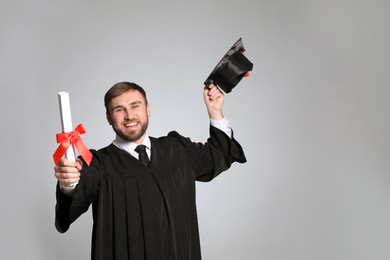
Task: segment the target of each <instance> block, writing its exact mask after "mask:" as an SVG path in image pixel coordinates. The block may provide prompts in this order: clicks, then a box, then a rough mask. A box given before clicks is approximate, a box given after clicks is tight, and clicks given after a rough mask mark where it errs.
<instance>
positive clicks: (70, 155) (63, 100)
mask: <svg viewBox="0 0 390 260" xmlns="http://www.w3.org/2000/svg"><path fill="white" fill-rule="evenodd" d="M58 101H59V104H60V113H61V125H62V132H64V133H66V132H72V131H73V125H72V115H71V113H70V101H69V93H68V92H66V91H62V92H58ZM65 157H66V158H67V159H68V160H69V161H73V162H75V161H76V154H75V151H74V147H73V145H70V146H69V148H68V150H66V153H65Z"/></svg>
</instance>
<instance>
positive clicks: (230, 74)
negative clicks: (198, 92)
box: [204, 38, 253, 93]
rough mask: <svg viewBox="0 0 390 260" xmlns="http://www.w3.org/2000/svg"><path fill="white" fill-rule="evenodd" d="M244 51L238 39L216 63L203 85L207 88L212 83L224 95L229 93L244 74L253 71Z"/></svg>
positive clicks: (240, 40)
mask: <svg viewBox="0 0 390 260" xmlns="http://www.w3.org/2000/svg"><path fill="white" fill-rule="evenodd" d="M244 50H245V49H244V44H243V42H242V39H241V38H240V39H238V41H237V42H236V43H235V44H234V45H233V46H232V47H231V48H230V49H229V51H228V52H227V53H226V54H225V55H224V56H223V58H222V59H221V60H220V61H219V62H218V64H217V65H216V66H215V68H214V69H213V71H212V72H211V73H210V75H209V76H208V77H207V79H206V81H205V82H204V84H205V85H206V86H208V85H210V84H211V83H213V84H215V85H217V86H218V87H220V88H221V89H222V90H223V91H224V92H225V93H230V92H231V91H232V89H233V88H234V87H236V85H237V84H238V83H239V82H240V81H241V79H242V78H243V77H244V76H245V74H246V73H247V72H248V71H251V70H252V69H253V63H252V62H250V61H249V60H248V59H247V58H246V57H245V55H244V54H243V52H244Z"/></svg>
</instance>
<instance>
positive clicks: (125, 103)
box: [107, 90, 150, 144]
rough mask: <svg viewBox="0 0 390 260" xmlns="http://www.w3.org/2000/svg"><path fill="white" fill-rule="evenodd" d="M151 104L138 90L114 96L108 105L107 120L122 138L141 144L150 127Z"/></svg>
mask: <svg viewBox="0 0 390 260" xmlns="http://www.w3.org/2000/svg"><path fill="white" fill-rule="evenodd" d="M149 116H150V108H149V105H148V104H146V102H145V100H144V98H143V96H142V95H141V93H140V92H138V91H137V90H129V91H127V92H125V93H123V94H122V95H120V96H117V97H115V98H113V99H112V100H111V102H110V104H109V105H108V111H107V120H108V123H109V124H110V125H111V126H112V128H113V129H114V131H115V133H116V134H117V135H118V136H120V137H121V138H122V139H124V140H126V141H130V142H135V143H137V144H140V143H141V142H142V141H143V139H144V137H145V133H146V129H147V128H148V123H149Z"/></svg>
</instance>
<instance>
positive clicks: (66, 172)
mask: <svg viewBox="0 0 390 260" xmlns="http://www.w3.org/2000/svg"><path fill="white" fill-rule="evenodd" d="M81 164H82V163H81V161H80V162H72V161H69V160H67V159H65V158H63V159H61V160H60V161H59V162H58V164H57V165H56V166H55V167H54V171H55V177H56V178H57V180H58V181H59V182H60V184H61V185H63V186H69V185H70V184H72V183H75V182H78V181H79V180H80V170H81Z"/></svg>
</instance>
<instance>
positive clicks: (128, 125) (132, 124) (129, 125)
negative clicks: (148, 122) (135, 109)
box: [126, 123, 137, 127]
mask: <svg viewBox="0 0 390 260" xmlns="http://www.w3.org/2000/svg"><path fill="white" fill-rule="evenodd" d="M135 125H137V123H131V124H126V126H127V127H131V126H135Z"/></svg>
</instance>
